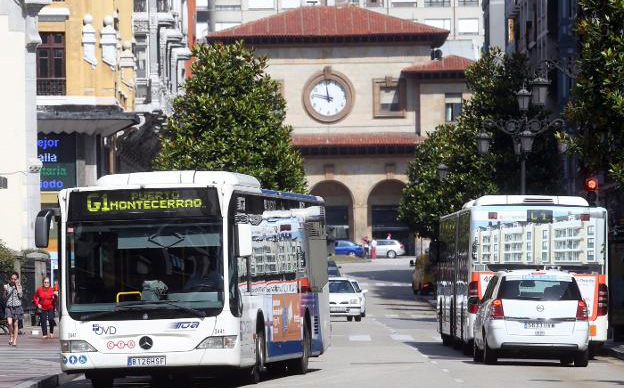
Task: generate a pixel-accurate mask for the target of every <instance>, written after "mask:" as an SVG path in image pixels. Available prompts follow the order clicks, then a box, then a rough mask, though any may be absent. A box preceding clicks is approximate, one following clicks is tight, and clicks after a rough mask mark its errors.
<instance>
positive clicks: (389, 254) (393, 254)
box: [386, 251, 396, 259]
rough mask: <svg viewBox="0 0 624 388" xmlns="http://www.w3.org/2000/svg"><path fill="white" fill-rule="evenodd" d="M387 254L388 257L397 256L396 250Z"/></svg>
mask: <svg viewBox="0 0 624 388" xmlns="http://www.w3.org/2000/svg"><path fill="white" fill-rule="evenodd" d="M386 256H387V257H388V259H394V258H395V257H396V252H395V251H388V253H386Z"/></svg>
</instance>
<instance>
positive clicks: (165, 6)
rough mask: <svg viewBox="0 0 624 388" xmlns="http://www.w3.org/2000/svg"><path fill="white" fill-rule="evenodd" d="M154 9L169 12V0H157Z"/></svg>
mask: <svg viewBox="0 0 624 388" xmlns="http://www.w3.org/2000/svg"><path fill="white" fill-rule="evenodd" d="M156 9H157V11H158V12H169V10H170V9H171V6H170V4H169V0H157V1H156Z"/></svg>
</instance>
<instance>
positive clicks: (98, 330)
mask: <svg viewBox="0 0 624 388" xmlns="http://www.w3.org/2000/svg"><path fill="white" fill-rule="evenodd" d="M93 332H94V333H95V334H97V335H102V334H109V335H113V334H117V328H116V327H115V326H100V325H98V324H97V323H94V324H93Z"/></svg>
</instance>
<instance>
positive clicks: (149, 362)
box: [128, 356, 167, 367]
mask: <svg viewBox="0 0 624 388" xmlns="http://www.w3.org/2000/svg"><path fill="white" fill-rule="evenodd" d="M165 365H167V358H166V356H149V357H128V366H130V367H150V366H165Z"/></svg>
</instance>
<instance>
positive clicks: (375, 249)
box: [370, 237, 377, 259]
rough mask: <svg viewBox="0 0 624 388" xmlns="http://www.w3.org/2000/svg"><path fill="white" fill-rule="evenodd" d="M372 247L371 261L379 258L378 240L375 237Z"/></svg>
mask: <svg viewBox="0 0 624 388" xmlns="http://www.w3.org/2000/svg"><path fill="white" fill-rule="evenodd" d="M370 246H371V259H376V258H377V240H375V237H373V240H372V241H371V243H370Z"/></svg>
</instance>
